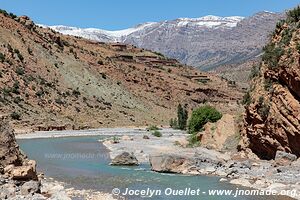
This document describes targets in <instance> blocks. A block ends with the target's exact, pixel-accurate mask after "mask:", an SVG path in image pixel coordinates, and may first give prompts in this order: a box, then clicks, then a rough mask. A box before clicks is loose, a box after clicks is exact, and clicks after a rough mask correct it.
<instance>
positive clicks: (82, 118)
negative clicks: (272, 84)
mask: <svg viewBox="0 0 300 200" xmlns="http://www.w3.org/2000/svg"><path fill="white" fill-rule="evenodd" d="M0 52H1V55H0V61H1V62H0V89H1V94H0V113H1V114H2V115H11V117H12V118H13V119H14V125H15V127H19V128H24V127H25V126H27V127H28V128H35V129H40V130H47V129H50V130H51V129H71V128H76V129H78V128H92V127H113V126H131V125H134V126H143V125H147V124H160V125H166V124H168V122H169V119H170V118H171V117H173V115H174V114H175V109H176V106H177V104H178V103H183V104H185V103H186V104H188V105H189V108H193V107H196V106H198V105H199V104H201V103H204V102H210V103H212V104H215V105H216V106H217V107H219V108H220V109H221V110H222V111H224V112H235V111H236V108H237V107H238V106H237V103H236V102H237V100H239V99H240V97H241V92H240V91H239V89H238V88H236V87H235V86H234V85H229V84H228V83H227V82H226V80H221V79H220V78H218V77H216V76H214V75H211V74H208V73H203V72H200V71H197V70H195V69H193V68H191V67H188V66H183V65H181V64H180V63H178V62H177V61H176V60H172V59H168V58H165V57H163V56H162V55H160V54H157V53H154V52H150V51H146V50H143V49H138V48H135V47H134V46H131V45H122V44H104V43H98V42H93V41H89V40H86V39H82V38H77V37H73V36H64V35H61V34H59V33H56V32H54V31H52V30H50V29H45V28H41V27H38V26H36V25H34V24H33V23H32V21H30V19H29V18H28V17H25V16H22V17H18V18H14V16H13V17H10V16H5V15H4V14H0Z"/></svg>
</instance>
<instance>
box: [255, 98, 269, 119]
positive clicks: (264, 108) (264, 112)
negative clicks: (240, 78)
mask: <svg viewBox="0 0 300 200" xmlns="http://www.w3.org/2000/svg"><path fill="white" fill-rule="evenodd" d="M257 112H258V114H259V115H260V116H261V117H262V119H263V120H265V119H267V117H268V116H269V112H270V106H269V105H268V104H266V103H265V102H264V98H263V97H262V96H260V97H259V99H258V110H257Z"/></svg>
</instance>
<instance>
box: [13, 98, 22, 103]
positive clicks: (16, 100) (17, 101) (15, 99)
mask: <svg viewBox="0 0 300 200" xmlns="http://www.w3.org/2000/svg"><path fill="white" fill-rule="evenodd" d="M21 101H22V98H21V97H16V98H14V103H16V104H19V103H20V102H21Z"/></svg>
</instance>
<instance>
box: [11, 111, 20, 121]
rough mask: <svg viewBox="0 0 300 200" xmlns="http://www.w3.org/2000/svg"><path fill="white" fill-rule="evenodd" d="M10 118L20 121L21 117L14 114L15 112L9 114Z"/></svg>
mask: <svg viewBox="0 0 300 200" xmlns="http://www.w3.org/2000/svg"><path fill="white" fill-rule="evenodd" d="M10 117H11V118H12V119H14V120H20V119H21V115H20V114H19V113H17V112H15V111H14V112H12V113H11V114H10Z"/></svg>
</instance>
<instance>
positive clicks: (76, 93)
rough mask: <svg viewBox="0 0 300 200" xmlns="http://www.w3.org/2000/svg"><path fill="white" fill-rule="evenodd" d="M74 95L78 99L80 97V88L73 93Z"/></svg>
mask: <svg viewBox="0 0 300 200" xmlns="http://www.w3.org/2000/svg"><path fill="white" fill-rule="evenodd" d="M72 94H73V95H74V96H76V97H78V96H80V94H81V93H80V91H79V88H76V90H73V91H72Z"/></svg>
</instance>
